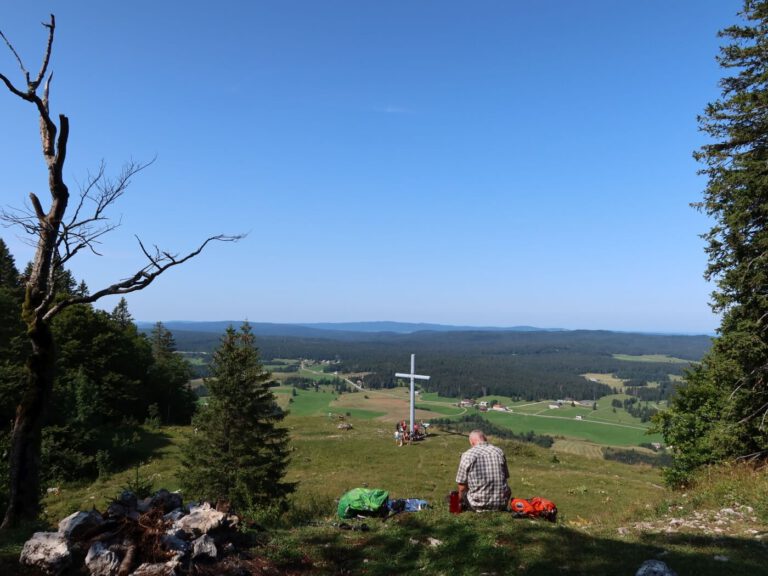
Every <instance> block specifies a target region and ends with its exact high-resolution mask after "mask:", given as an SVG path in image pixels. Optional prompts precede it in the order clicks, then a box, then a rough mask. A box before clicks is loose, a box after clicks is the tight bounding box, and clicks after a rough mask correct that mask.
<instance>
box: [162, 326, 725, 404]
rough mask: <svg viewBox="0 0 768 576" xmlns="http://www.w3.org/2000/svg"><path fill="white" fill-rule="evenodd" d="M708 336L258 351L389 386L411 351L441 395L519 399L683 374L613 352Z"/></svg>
mask: <svg viewBox="0 0 768 576" xmlns="http://www.w3.org/2000/svg"><path fill="white" fill-rule="evenodd" d="M174 334H175V336H176V339H177V341H178V343H179V347H180V348H181V349H183V350H188V351H210V350H211V349H212V348H213V346H214V343H213V340H212V337H211V335H210V334H206V333H200V332H184V331H179V330H177V331H175V332H174ZM710 341H711V339H710V337H708V336H665V335H651V334H625V333H617V332H604V331H586V330H575V331H572V332H448V333H446V332H441V333H438V332H425V333H417V334H365V333H360V334H357V338H356V339H353V338H352V337H351V336H350V335H349V334H346V333H345V334H344V337H343V339H338V340H335V339H332V338H330V337H326V338H312V339H309V338H291V337H261V338H260V339H259V342H260V346H261V351H262V354H263V355H264V358H308V359H312V360H316V361H319V360H333V359H335V358H336V357H337V356H339V357H340V359H341V364H339V365H334V367H333V369H334V370H338V371H342V372H367V373H368V374H367V376H366V377H365V379H364V382H365V385H366V387H370V388H392V387H394V386H396V385H397V382H396V381H395V377H394V374H395V372H402V371H403V370H404V369H406V368H407V362H408V358H409V357H410V354H411V353H415V354H416V355H417V356H418V363H419V371H420V372H422V373H423V374H429V375H430V376H431V377H432V378H431V379H430V380H429V381H428V382H426V383H425V384H424V385H423V388H424V389H425V390H426V391H436V392H440V393H441V394H443V395H445V396H453V397H459V396H479V395H488V394H494V395H496V394H497V395H500V396H511V397H514V398H518V399H528V400H539V399H542V398H562V397H573V398H577V399H581V400H591V399H594V398H595V397H600V396H602V395H604V394H610V393H611V392H612V390H611V389H610V388H608V387H607V386H604V385H603V384H599V383H596V382H590V381H588V380H586V379H585V378H584V377H583V374H585V373H588V372H598V373H606V374H617V375H619V376H620V377H622V378H633V379H636V380H638V381H642V382H661V381H666V380H668V375H669V374H675V375H680V376H681V375H682V374H683V372H684V370H685V368H686V366H687V365H686V364H684V363H679V364H673V363H669V362H631V361H626V360H618V359H616V358H614V357H613V355H614V354H633V355H642V354H668V355H670V356H676V357H678V358H684V359H688V360H691V361H695V360H699V359H701V357H702V355H703V354H704V353H705V351H706V350H707V349H708V348H709V345H710Z"/></svg>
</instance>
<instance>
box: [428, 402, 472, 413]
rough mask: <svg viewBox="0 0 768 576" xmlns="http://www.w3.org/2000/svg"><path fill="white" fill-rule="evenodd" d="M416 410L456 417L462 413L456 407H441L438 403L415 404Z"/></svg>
mask: <svg viewBox="0 0 768 576" xmlns="http://www.w3.org/2000/svg"><path fill="white" fill-rule="evenodd" d="M416 409H417V410H429V411H431V412H437V413H438V414H445V415H446V416H457V415H459V414H461V413H463V412H464V411H463V410H462V409H461V408H457V407H456V406H441V405H440V404H438V403H431V402H430V403H421V404H419V403H417V404H416Z"/></svg>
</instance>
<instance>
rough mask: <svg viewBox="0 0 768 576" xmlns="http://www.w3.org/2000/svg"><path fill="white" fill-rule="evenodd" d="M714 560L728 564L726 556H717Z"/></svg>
mask: <svg viewBox="0 0 768 576" xmlns="http://www.w3.org/2000/svg"><path fill="white" fill-rule="evenodd" d="M715 560H717V561H718V562H728V561H729V560H730V558H728V556H720V555H717V556H715Z"/></svg>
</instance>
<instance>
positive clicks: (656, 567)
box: [635, 560, 677, 576]
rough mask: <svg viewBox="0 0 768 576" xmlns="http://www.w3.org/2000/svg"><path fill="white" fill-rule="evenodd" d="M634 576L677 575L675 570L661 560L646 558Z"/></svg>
mask: <svg viewBox="0 0 768 576" xmlns="http://www.w3.org/2000/svg"><path fill="white" fill-rule="evenodd" d="M635 576H677V572H675V571H674V570H672V569H671V568H670V567H669V566H667V565H666V564H665V563H664V562H662V561H661V560H646V561H645V562H643V564H642V565H641V566H640V568H638V570H637V572H635Z"/></svg>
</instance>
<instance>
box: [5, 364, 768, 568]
mask: <svg viewBox="0 0 768 576" xmlns="http://www.w3.org/2000/svg"><path fill="white" fill-rule="evenodd" d="M278 367H279V366H277V365H276V366H275V368H278ZM273 391H274V392H275V394H276V397H277V399H278V402H279V403H280V405H281V406H283V407H284V408H286V409H288V411H289V414H288V416H287V417H286V420H285V422H284V425H285V426H286V427H287V428H288V429H289V431H290V436H291V462H290V465H289V469H288V473H287V477H288V480H291V481H295V482H297V483H298V484H297V490H296V492H295V493H294V494H293V495H292V496H291V499H290V502H289V510H288V512H287V513H285V514H283V515H281V516H278V515H276V514H275V513H274V511H270V510H265V511H257V512H256V513H255V516H254V517H253V518H251V519H250V522H251V523H250V528H249V529H248V532H249V534H250V535H251V536H252V546H253V547H252V549H251V550H250V553H251V554H252V555H254V556H257V557H258V558H260V559H261V560H260V562H261V561H263V562H264V565H265V566H268V567H269V569H270V570H272V572H271V573H275V574H293V575H298V574H307V575H321V574H328V575H331V574H346V575H355V574H367V575H382V576H384V575H389V574H393V573H400V574H416V573H418V574H425V575H443V574H444V575H454V574H455V575H478V574H487V575H501V574H526V575H528V574H530V575H549V574H590V575H602V574H606V575H607V574H634V573H635V572H636V571H637V569H638V567H639V566H640V565H641V564H642V563H643V562H644V561H645V560H648V559H653V558H657V559H661V560H663V561H664V562H666V563H667V564H668V565H669V566H670V567H671V568H672V569H674V570H675V571H676V572H677V573H678V574H681V575H682V574H697V576H715V575H718V576H719V575H721V574H725V573H727V574H734V575H744V576H746V575H749V576H752V575H753V574H758V573H760V571H761V570H762V569H763V565H764V562H765V558H766V551H765V544H764V542H763V537H765V538H768V477H767V476H766V475H765V474H764V473H755V472H752V471H749V470H748V469H746V468H743V467H741V468H739V467H734V468H732V469H731V468H720V469H717V470H713V471H710V472H709V473H707V474H705V475H703V476H702V477H701V481H700V483H699V485H698V487H696V488H693V489H690V490H688V491H687V492H674V491H670V490H669V489H667V488H665V487H664V486H663V483H662V480H661V477H660V472H659V471H658V470H657V469H655V468H651V467H649V466H646V465H627V464H622V463H619V462H614V461H608V460H605V459H603V458H602V450H603V446H605V445H612V446H631V445H636V444H638V443H639V442H649V441H653V439H654V437H653V436H647V435H645V430H646V426H645V425H641V424H640V423H639V420H637V419H635V418H632V417H631V416H630V415H628V414H627V413H626V412H625V411H624V410H620V409H619V410H616V411H615V412H614V411H613V409H612V408H611V406H610V400H611V399H613V398H619V399H622V398H624V396H621V395H617V396H610V397H605V398H602V399H599V400H598V407H597V409H596V410H593V409H592V408H588V407H581V406H570V405H565V404H564V405H563V406H562V407H561V408H558V409H551V408H549V402H535V403H532V402H512V401H511V399H509V398H503V397H494V398H493V399H496V400H497V401H498V402H500V403H502V404H505V405H507V406H510V408H511V410H512V412H497V411H489V412H487V413H486V414H484V416H485V417H487V418H488V419H489V420H490V421H492V422H493V423H494V424H497V425H500V426H504V427H507V428H510V429H512V430H514V431H517V432H528V431H529V430H535V431H536V432H537V433H540V434H541V433H548V434H551V435H553V436H555V437H556V441H555V444H554V446H553V447H552V448H551V449H544V448H540V447H538V446H534V445H532V444H524V443H518V442H515V441H506V440H501V439H494V438H491V441H493V442H494V443H495V444H497V445H499V446H501V447H502V448H503V449H504V450H505V453H506V454H507V458H508V462H509V468H510V474H511V477H510V486H511V488H512V490H513V493H514V495H516V496H519V497H524V498H530V497H533V496H543V497H546V498H549V499H550V500H552V501H554V502H555V503H556V504H557V506H558V509H559V517H558V521H557V523H554V524H553V523H548V522H545V521H538V520H527V519H515V518H513V517H512V516H511V515H510V514H508V513H501V512H500V513H485V514H474V513H464V514H461V515H452V514H450V513H449V512H448V507H447V502H446V496H447V494H448V493H449V492H450V491H451V490H452V489H453V488H454V487H455V484H454V477H455V473H456V467H457V464H458V460H459V457H460V455H461V453H462V452H463V451H464V450H466V449H467V447H468V442H467V437H466V436H465V435H462V434H457V433H451V432H447V431H443V430H440V429H439V428H436V427H432V428H431V429H430V435H429V437H428V438H427V439H426V440H424V441H420V442H416V443H413V444H411V445H406V446H403V447H398V446H397V445H396V444H395V442H394V440H393V437H392V432H393V422H395V421H397V420H399V419H402V418H404V417H407V413H408V403H407V401H408V390H407V389H406V388H395V389H391V390H376V391H373V390H364V391H358V392H354V393H344V394H338V393H336V392H334V391H333V390H331V388H330V387H327V386H321V387H320V388H319V390H317V391H315V390H314V389H311V390H295V391H294V390H293V389H292V387H289V386H284V385H281V386H277V387H275V388H273ZM490 399H491V398H488V400H490ZM417 402H418V406H419V410H418V411H417V418H419V419H425V420H426V419H429V418H435V417H445V416H459V415H462V414H465V413H474V412H475V409H466V408H459V407H457V406H456V405H455V402H456V399H451V398H443V397H439V396H438V395H437V394H430V393H424V394H419V396H418V400H417ZM576 416H581V419H580V420H576V418H575V417H576ZM342 419H343V422H344V423H345V424H351V429H340V428H339V424H340V423H341V422H342ZM190 435H191V430H190V429H189V428H184V427H163V428H160V429H157V430H152V429H145V430H144V432H143V434H142V437H141V442H140V445H139V446H138V447H137V448H138V451H139V452H140V453H141V454H142V458H141V461H140V462H137V463H136V465H135V466H134V467H131V468H128V469H125V470H121V471H118V472H115V473H114V474H112V475H111V476H108V477H105V478H100V479H98V480H96V481H95V482H84V483H79V484H73V485H64V486H60V493H59V494H58V495H49V496H47V497H46V499H45V501H44V506H45V510H44V514H43V518H42V523H41V525H40V526H34V527H30V526H28V527H25V529H23V530H19V531H15V532H12V533H7V534H3V535H1V536H0V573H2V574H14V573H20V572H19V567H18V564H17V558H18V554H19V551H20V547H21V545H22V544H23V542H24V540H25V539H26V538H27V537H28V536H29V533H30V532H31V531H33V530H38V529H41V528H42V529H46V525H47V526H55V525H56V523H57V522H58V520H59V519H61V518H63V517H64V516H66V515H68V514H70V513H71V512H74V511H76V510H89V509H91V508H92V507H94V506H95V507H96V508H97V509H100V510H103V509H105V507H106V504H107V502H108V501H109V499H110V498H112V497H114V496H115V495H117V494H118V493H119V492H120V491H121V490H122V489H124V488H125V487H129V486H130V485H131V484H132V483H134V482H135V481H136V479H137V476H138V478H139V479H140V480H141V481H143V482H151V484H152V486H153V488H154V489H159V488H161V487H162V488H167V489H169V490H177V489H179V487H180V482H179V478H180V474H182V471H181V462H180V449H179V447H180V445H181V443H183V442H184V441H186V439H187V438H189V437H190ZM636 449H637V450H642V448H636ZM358 486H363V487H365V486H367V487H371V488H384V489H386V490H388V491H389V493H390V497H392V498H423V499H425V500H427V501H429V502H430V504H431V506H432V508H431V509H430V510H426V511H422V512H418V513H402V514H399V515H396V516H394V517H392V518H390V519H388V520H386V521H382V520H377V519H369V520H366V521H362V520H351V521H346V522H347V525H348V526H349V527H351V528H352V529H347V530H343V529H340V523H341V522H342V521H341V520H339V519H338V518H337V517H336V515H335V511H336V500H337V499H338V498H339V497H340V496H341V495H342V494H343V493H344V492H346V491H347V490H349V489H351V488H355V487H358ZM745 506H750V507H751V508H750V510H751V512H749V513H748V514H747V513H744V514H741V512H739V514H738V515H737V516H733V518H734V520H733V521H731V520H730V519H729V520H728V522H725V523H724V521H722V520H721V519H717V518H718V517H717V511H719V510H721V509H723V508H732V509H733V510H736V511H742V510H745V508H743V507H745ZM693 516H703V517H706V518H710V519H711V521H710V524H711V527H712V530H709V531H708V530H705V529H698V528H696V529H694V528H685V527H684V528H681V527H680V526H681V523H682V522H683V521H684V520H685V519H686V518H691V517H693ZM363 525H365V530H363ZM718 531H719V532H718ZM716 557H717V558H719V559H720V560H715V558H716ZM265 573H266V572H265ZM24 574H32V573H30V572H25V573H24Z"/></svg>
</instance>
